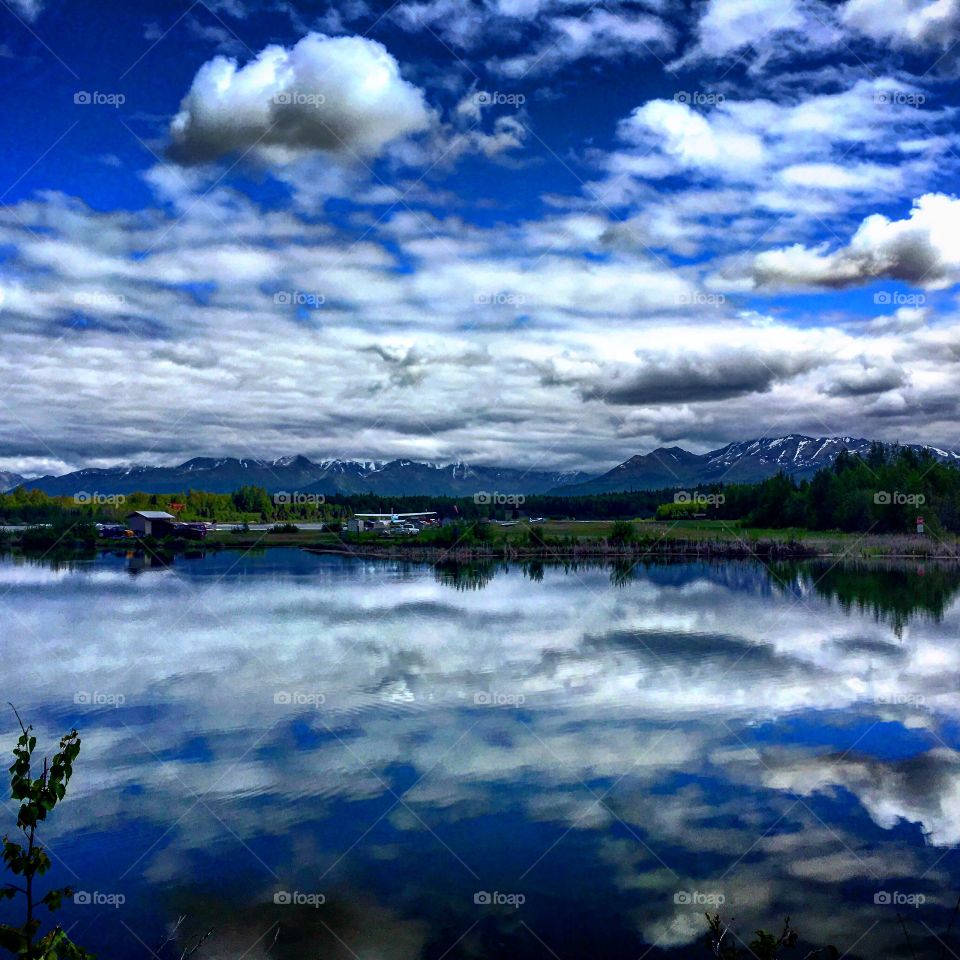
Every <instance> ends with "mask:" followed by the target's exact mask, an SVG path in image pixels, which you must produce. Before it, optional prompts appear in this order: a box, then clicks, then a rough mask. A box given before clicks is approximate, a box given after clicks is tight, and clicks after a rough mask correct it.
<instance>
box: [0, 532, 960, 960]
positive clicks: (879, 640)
mask: <svg viewBox="0 0 960 960" xmlns="http://www.w3.org/2000/svg"><path fill="white" fill-rule="evenodd" d="M958 588H960V575H958V573H957V572H955V571H953V570H950V569H940V568H932V567H928V568H926V569H924V568H919V569H918V568H917V567H908V568H903V569H899V570H897V569H892V568H884V569H879V568H865V567H859V568H858V567H849V566H844V567H831V566H829V565H827V564H819V565H813V566H810V565H807V566H804V565H799V566H790V567H780V568H777V569H776V570H775V571H773V572H771V571H770V570H768V569H767V568H766V567H764V566H762V565H760V564H754V563H733V562H730V563H717V564H673V565H653V566H648V567H640V568H636V569H633V570H630V569H629V568H619V569H617V568H615V569H612V570H611V569H609V568H607V569H602V568H592V569H591V568H586V569H585V568H580V569H574V570H570V569H567V570H565V569H562V568H555V567H549V566H547V567H546V568H544V567H542V566H538V565H534V566H532V567H528V568H526V569H524V568H521V567H510V568H506V567H502V566H495V567H480V568H473V569H467V570H464V569H458V568H447V569H443V570H439V571H438V570H435V569H433V568H431V567H426V566H401V565H397V564H392V563H385V562H383V563H381V562H376V563H374V562H362V561H356V560H346V559H340V558H334V557H319V556H312V555H309V554H306V553H303V552H301V551H298V550H284V549H273V550H270V551H268V552H266V553H263V554H261V555H258V556H246V557H241V556H240V555H239V554H236V553H233V552H224V553H221V554H211V555H207V556H206V557H197V558H194V559H178V560H177V561H176V563H174V564H173V565H171V566H169V567H153V566H150V565H148V564H147V563H146V562H145V561H143V560H142V559H139V560H138V559H137V558H124V557H122V556H108V557H104V558H101V559H98V560H96V561H94V562H92V563H86V564H80V565H73V566H62V567H56V566H52V565H43V564H31V563H25V562H14V561H12V560H3V561H0V623H2V624H3V631H4V640H5V642H4V643H3V645H2V656H3V676H4V684H3V687H4V689H3V691H2V693H3V697H2V699H3V700H6V699H10V700H13V701H14V702H15V703H16V704H17V706H18V707H19V708H20V710H21V713H23V714H24V716H25V717H26V718H28V719H29V720H30V721H31V722H33V723H34V725H35V726H36V727H37V730H38V733H39V734H40V736H41V741H42V742H44V743H46V744H47V745H48V746H52V745H53V743H54V740H55V737H56V736H58V735H59V734H60V733H61V732H63V731H64V730H66V729H69V728H70V727H71V726H74V725H75V726H77V727H78V728H79V730H80V732H81V735H82V737H83V748H82V752H81V756H80V761H79V763H78V765H77V771H76V774H75V777H74V781H73V783H72V785H71V790H70V794H69V795H68V802H67V803H65V804H64V806H63V807H62V808H60V809H59V810H58V811H57V814H56V815H55V817H54V820H53V822H52V823H51V825H50V829H49V831H48V838H49V841H50V844H51V847H52V852H53V854H54V855H55V861H54V862H55V871H54V876H55V882H57V883H71V884H72V885H73V886H74V887H75V888H76V889H77V890H79V891H82V892H83V893H85V894H88V895H89V897H88V899H90V900H91V901H100V902H91V903H71V904H69V905H68V906H67V907H66V908H65V909H64V911H63V913H62V914H61V916H62V917H63V918H64V922H65V925H66V926H68V927H70V928H71V935H72V936H73V937H74V939H76V940H77V941H78V942H80V943H81V944H82V945H83V946H85V947H87V948H89V949H91V950H94V951H96V952H97V953H99V954H100V955H101V957H111V958H120V960H125V958H133V957H150V956H152V955H153V951H154V950H155V949H156V948H157V947H158V945H159V944H160V943H161V942H162V941H163V939H164V936H165V931H168V930H169V929H170V927H171V925H172V924H174V923H175V922H176V921H177V919H178V918H179V917H182V916H183V917H185V919H184V920H183V921H182V923H181V925H180V927H179V929H178V930H177V931H176V934H175V935H174V936H175V940H176V943H174V944H173V945H171V944H167V945H166V946H165V947H163V948H162V949H161V950H160V955H161V956H173V957H179V953H180V950H181V949H182V947H183V946H184V945H186V944H188V943H189V938H190V936H191V935H194V934H196V933H202V932H203V931H205V930H206V929H208V928H211V927H212V928H214V933H213V935H212V936H211V937H210V939H209V940H208V941H207V942H206V943H205V944H204V946H203V948H202V951H201V952H200V953H198V954H197V956H198V957H204V958H220V957H223V958H227V957H231V958H233V960H237V958H239V957H241V956H244V957H246V958H249V960H257V958H261V957H263V958H265V957H268V956H269V957H273V958H286V957H290V958H293V957H297V958H301V957H310V956H318V957H334V958H343V960H351V958H352V960H358V958H359V960H368V958H369V960H373V958H386V960H414V958H420V957H423V958H428V960H441V958H445V957H446V958H451V960H458V958H481V957H490V956H510V957H538V958H544V960H548V958H553V960H557V958H559V960H575V958H580V957H583V956H591V957H623V958H631V960H638V958H640V957H643V956H649V957H651V958H653V957H658V956H670V957H674V956H678V957H679V956H706V955H707V954H706V952H705V950H704V948H703V946H702V944H701V943H699V942H698V938H700V937H701V935H702V932H703V929H704V922H703V913H704V911H705V910H707V909H712V908H713V905H714V904H717V903H721V902H722V906H721V907H720V909H721V912H722V913H723V914H724V915H726V916H733V917H735V918H736V919H737V922H738V926H739V927H741V928H742V930H743V931H744V932H745V933H749V932H750V931H752V930H753V929H755V928H756V927H757V926H760V925H767V926H778V925H779V923H780V921H781V920H782V917H783V916H784V915H785V914H787V913H789V914H790V915H791V916H792V917H793V918H794V921H795V924H796V926H798V928H799V929H800V930H801V932H802V933H804V934H806V935H807V936H808V937H809V939H811V940H813V941H815V942H826V941H830V942H834V943H836V944H837V945H838V946H839V947H840V949H841V951H844V950H848V949H850V950H851V951H852V954H851V955H852V956H864V957H866V956H884V957H886V956H894V955H899V954H900V953H903V951H904V949H905V948H904V946H903V934H902V931H901V930H900V927H899V925H898V922H897V912H898V910H899V911H900V912H901V913H903V914H904V916H905V917H906V918H907V923H908V924H909V929H910V931H911V937H912V939H913V941H914V945H915V946H918V947H922V946H924V945H929V943H930V942H931V937H932V935H933V933H941V932H942V931H943V930H944V928H945V927H946V925H947V921H948V919H949V913H950V911H951V910H952V908H953V903H954V901H955V898H956V895H957V892H958V887H960V864H958V860H957V853H956V851H955V846H956V844H957V843H958V841H960V762H958V760H960V753H958V752H957V750H958V740H960V726H958V715H960V697H958V679H960V645H958V637H960V606H958V604H957V590H958ZM0 717H2V722H0V735H2V742H3V744H5V745H6V744H9V745H12V742H13V739H14V724H13V722H12V721H13V718H12V716H10V715H8V714H5V713H4V714H0ZM4 816H5V817H6V820H7V821H8V824H9V828H10V829H12V825H13V818H14V811H13V806H12V804H8V807H7V809H6V812H5V814H4ZM105 897H106V898H113V901H119V900H120V899H122V900H123V902H122V903H118V904H116V905H115V904H114V903H112V902H106V901H105V899H104V898H105ZM904 898H910V900H909V903H907V901H905V900H904ZM81 899H83V898H81ZM884 900H891V901H897V900H900V901H901V904H900V905H899V906H897V905H896V903H885V902H884ZM921 900H922V901H924V902H922V903H920V905H914V904H917V903H918V902H919V901H921ZM321 901H322V902H321ZM878 901H879V902H878ZM953 947H954V949H957V950H960V947H958V946H957V944H956V943H954V944H953ZM938 950H939V948H938ZM904 955H906V954H905V953H904Z"/></svg>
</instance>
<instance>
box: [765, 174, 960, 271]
mask: <svg viewBox="0 0 960 960" xmlns="http://www.w3.org/2000/svg"><path fill="white" fill-rule="evenodd" d="M752 277H753V280H754V282H755V283H756V284H757V286H822V287H834V288H839V287H852V286H857V285H861V284H866V283H870V282H871V281H873V280H901V281H904V282H906V283H912V284H915V285H917V286H922V287H927V288H930V289H942V288H944V287H948V286H950V285H951V284H953V283H956V282H957V280H958V279H960V200H958V199H957V198H955V197H951V196H947V195H946V194H942V193H928V194H925V195H924V196H922V197H920V198H919V199H918V200H916V201H915V202H914V206H913V209H912V210H911V211H910V215H909V216H908V217H907V218H906V219H904V220H890V219H889V218H888V217H885V216H884V215H883V214H879V213H877V214H873V215H872V216H869V217H867V218H866V219H865V220H864V221H863V223H861V224H860V226H859V228H858V229H857V231H856V233H855V234H854V235H853V237H852V238H851V240H850V243H849V244H848V245H847V246H846V247H843V248H842V249H840V250H836V251H833V252H830V251H829V249H828V248H827V246H826V245H825V244H821V245H818V246H816V247H812V248H811V247H806V246H804V245H802V244H794V245H793V246H790V247H784V248H781V249H778V250H768V251H765V252H764V253H761V254H758V255H757V256H756V257H755V258H754V260H753V264H752Z"/></svg>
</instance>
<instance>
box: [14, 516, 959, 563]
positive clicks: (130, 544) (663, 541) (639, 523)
mask: <svg viewBox="0 0 960 960" xmlns="http://www.w3.org/2000/svg"><path fill="white" fill-rule="evenodd" d="M53 541H55V542H53ZM4 543H5V546H6V548H7V549H8V550H12V551H13V552H15V553H20V554H23V555H25V556H32V557H42V556H54V557H57V558H59V557H62V556H64V555H65V554H75V555H86V556H90V555H93V554H95V553H96V552H97V551H98V550H114V551H122V550H136V549H145V550H147V551H148V552H150V551H153V552H160V553H173V554H176V553H184V552H188V551H197V550H199V551H206V550H222V549H232V550H252V549H263V548H265V547H270V546H277V547H300V548H304V549H307V550H310V551H312V552H318V553H343V554H353V555H364V556H380V557H389V558H401V559H407V560H411V561H426V562H433V561H436V560H443V559H463V560H472V559H478V558H487V557H488V558H499V559H506V560H528V559H537V558H541V559H549V558H591V557H593V558H600V559H602V558H614V559H615V558H618V557H637V556H661V555H663V556H677V557H705V558H711V557H716V558H723V557H730V558H744V557H751V556H756V557H760V558H772V559H788V558H809V557H828V558H829V557H833V558H838V559H839V558H848V559H871V558H889V559H895V558H903V559H918V560H920V559H922V560H932V559H940V560H949V561H952V560H960V538H958V537H956V536H954V535H950V536H947V537H943V536H940V537H933V536H917V535H904V534H876V533H866V534H861V533H842V532H839V531H831V532H822V531H810V530H804V529H801V528H792V529H783V530H778V529H764V528H755V527H745V528H742V527H740V526H738V525H737V524H735V523H730V522H727V521H723V520H674V521H669V522H667V521H656V520H635V521H629V522H627V521H609V520H587V521H572V520H563V521H546V522H543V523H536V524H530V523H525V522H524V523H518V524H516V525H514V526H497V525H491V524H485V523H484V524H477V523H473V524H471V523H465V524H463V525H461V526H460V527H458V528H444V529H438V530H427V531H424V532H423V533H421V534H420V535H419V536H415V537H414V536H411V537H400V536H395V537H386V536H383V535H380V534H377V533H366V534H362V535H359V536H358V535H355V534H354V535H347V534H337V533H331V532H327V531H318V530H298V529H295V528H286V527H281V528H277V529H276V530H274V529H271V530H257V531H255V530H238V529H237V528H221V529H220V530H215V531H211V532H210V533H209V534H208V536H207V537H206V539H205V540H203V541H193V540H189V541H188V540H166V541H137V540H119V541H117V540H114V541H105V540H96V539H91V536H90V532H89V531H88V530H85V531H84V532H83V536H82V537H79V536H78V537H75V536H73V534H72V533H70V532H68V531H63V532H61V531H57V532H56V533H55V535H54V534H53V533H51V534H50V535H48V536H45V537H44V536H40V537H38V536H37V535H36V532H33V533H31V532H27V531H24V532H23V533H22V534H21V535H20V536H17V535H10V534H8V535H7V538H6V540H5V541H4Z"/></svg>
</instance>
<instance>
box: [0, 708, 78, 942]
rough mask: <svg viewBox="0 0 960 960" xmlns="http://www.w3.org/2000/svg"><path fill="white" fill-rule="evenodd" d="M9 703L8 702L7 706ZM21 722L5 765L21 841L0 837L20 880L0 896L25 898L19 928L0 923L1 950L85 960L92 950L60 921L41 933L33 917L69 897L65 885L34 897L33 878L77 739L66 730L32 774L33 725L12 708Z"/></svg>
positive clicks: (44, 861)
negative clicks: (42, 832)
mask: <svg viewBox="0 0 960 960" xmlns="http://www.w3.org/2000/svg"><path fill="white" fill-rule="evenodd" d="M11 706H12V704H11ZM13 712H14V714H15V715H16V717H17V722H18V723H19V724H20V730H21V734H20V738H19V739H18V740H17V745H16V746H15V747H14V748H13V756H14V761H13V765H12V766H11V767H10V768H9V769H10V796H11V797H12V798H13V799H14V800H18V801H20V809H19V811H18V812H17V826H18V827H19V828H20V832H21V833H22V834H23V836H24V839H25V842H26V845H24V844H23V843H17V842H16V841H15V840H11V839H10V838H9V837H8V836H4V838H3V862H4V864H5V865H6V867H7V869H8V870H9V871H10V872H11V873H12V874H14V875H15V876H17V877H21V878H22V883H6V884H4V885H3V886H2V887H0V900H13V899H14V898H16V897H17V896H22V897H23V898H24V900H25V914H26V916H25V919H24V922H23V923H22V924H21V925H20V926H13V925H11V924H8V923H2V924H0V948H2V949H5V950H8V951H9V952H10V953H12V954H13V955H14V956H16V957H23V958H25V960H89V958H90V957H91V956H92V954H89V953H87V952H86V950H83V949H82V948H81V947H78V946H77V945H76V944H75V943H74V942H73V941H72V940H70V938H69V937H68V936H67V934H66V933H65V932H64V930H63V928H62V927H60V926H59V925H57V926H55V927H54V928H53V929H52V930H50V931H48V932H47V933H45V934H44V935H43V936H40V937H39V939H38V935H39V933H40V927H41V926H42V924H41V920H40V918H39V916H38V915H37V914H38V913H39V912H40V910H41V908H43V907H46V909H47V911H48V912H49V913H52V912H53V911H55V910H59V909H60V906H61V904H62V902H63V898H64V897H70V896H73V890H72V889H71V888H70V887H60V888H59V889H53V890H48V891H47V892H46V893H45V894H43V896H41V897H39V898H38V896H37V890H36V881H37V878H38V877H42V876H43V875H44V874H45V873H46V872H47V871H48V870H49V869H50V866H51V862H50V857H49V856H48V854H47V852H46V850H45V849H44V848H43V846H41V844H40V843H39V842H38V840H37V827H38V825H39V824H41V823H43V821H45V820H46V819H47V815H48V814H49V813H50V811H52V810H53V808H54V807H55V806H56V805H57V804H58V803H59V802H60V801H61V800H62V799H63V798H64V796H65V795H66V792H67V784H68V783H69V782H70V777H71V776H72V775H73V761H74V760H76V759H77V756H78V754H79V753H80V737H79V735H78V734H77V731H76V730H71V731H70V732H69V733H68V734H66V735H64V736H63V737H62V738H61V739H60V749H59V750H58V751H57V752H56V753H55V754H54V756H53V759H52V760H48V759H47V758H44V761H43V773H42V774H41V775H40V776H39V777H36V778H34V776H33V752H34V750H35V749H36V746H37V738H36V737H35V736H33V734H32V732H31V731H32V730H33V727H32V726H31V727H25V726H24V725H23V721H22V720H21V719H20V714H19V713H17V711H16V708H15V707H14V709H13Z"/></svg>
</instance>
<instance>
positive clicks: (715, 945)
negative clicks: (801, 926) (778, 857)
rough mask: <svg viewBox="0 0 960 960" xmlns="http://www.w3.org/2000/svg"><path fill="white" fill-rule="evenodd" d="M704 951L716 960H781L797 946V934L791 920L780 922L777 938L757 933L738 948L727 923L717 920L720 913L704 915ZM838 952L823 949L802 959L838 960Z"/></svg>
mask: <svg viewBox="0 0 960 960" xmlns="http://www.w3.org/2000/svg"><path fill="white" fill-rule="evenodd" d="M706 916H707V928H708V929H707V938H706V939H707V949H708V950H709V951H710V954H711V955H712V956H714V957H716V958H717V960H746V958H753V960H780V958H781V957H782V956H783V955H784V951H786V950H791V949H792V948H793V947H795V946H796V945H797V941H798V940H799V939H800V934H799V933H797V931H796V930H795V929H794V928H793V927H792V926H791V925H790V918H789V917H787V918H786V919H785V920H784V921H783V930H782V931H781V933H780V935H779V936H776V935H775V934H772V933H768V932H767V931H766V930H757V931H756V932H755V934H754V939H753V940H751V941H750V943H749V944H744V945H743V949H741V948H740V947H741V942H740V940H739V938H738V937H737V935H736V934H735V933H734V932H733V930H732V928H731V927H730V924H729V923H727V922H725V921H723V920H721V919H720V914H719V913H715V914H714V915H713V916H712V917H711V916H710V914H709V913H708V914H707V915H706ZM839 956H840V952H839V951H838V950H837V948H836V947H832V946H831V947H824V948H823V949H822V950H814V951H813V952H812V953H808V954H807V955H806V956H805V957H804V960H808V958H810V960H812V958H815V957H816V958H820V957H823V958H826V960H837V958H838V957H839Z"/></svg>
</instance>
